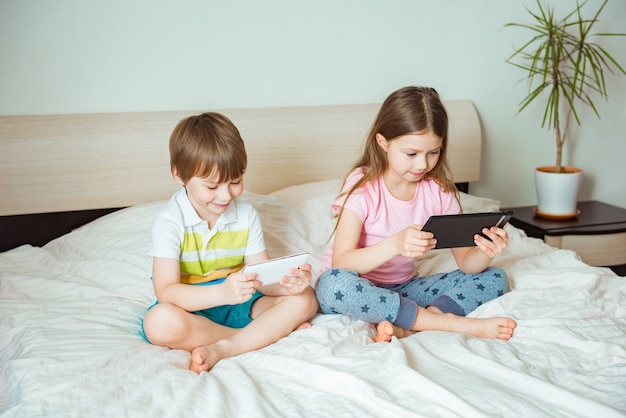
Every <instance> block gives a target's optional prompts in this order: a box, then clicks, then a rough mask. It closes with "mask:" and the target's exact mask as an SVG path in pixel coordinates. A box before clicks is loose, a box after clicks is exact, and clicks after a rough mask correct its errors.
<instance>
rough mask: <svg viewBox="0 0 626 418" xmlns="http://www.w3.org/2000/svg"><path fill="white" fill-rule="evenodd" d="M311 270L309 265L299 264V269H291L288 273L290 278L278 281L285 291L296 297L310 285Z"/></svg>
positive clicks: (284, 277) (285, 277)
mask: <svg viewBox="0 0 626 418" xmlns="http://www.w3.org/2000/svg"><path fill="white" fill-rule="evenodd" d="M312 269H313V268H312V267H311V265H310V264H308V263H307V264H301V265H300V267H298V268H295V269H291V271H290V272H289V273H291V276H283V277H282V278H281V279H280V284H281V285H283V286H284V287H286V288H287V291H288V292H289V293H291V294H292V295H298V294H300V293H302V292H303V291H304V289H306V288H307V287H309V286H310V285H311V278H312V277H313V275H312V274H311V270H312Z"/></svg>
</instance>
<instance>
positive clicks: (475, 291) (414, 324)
mask: <svg viewBox="0 0 626 418" xmlns="http://www.w3.org/2000/svg"><path fill="white" fill-rule="evenodd" d="M506 290H508V281H507V279H506V273H504V271H503V270H501V269H499V268H496V267H490V268H488V269H486V270H485V271H484V272H482V273H480V274H473V275H466V274H464V273H462V272H461V271H459V270H455V271H453V272H451V273H447V274H438V275H434V276H427V277H423V278H415V279H412V280H410V281H408V282H406V283H403V284H400V285H389V286H376V285H374V284H372V283H371V282H370V281H369V280H367V279H364V278H362V277H360V276H359V275H358V274H357V273H356V272H355V271H347V270H342V269H329V270H326V271H325V272H324V273H322V275H321V276H320V278H319V280H318V283H317V286H316V293H317V298H318V301H319V304H320V308H321V310H322V312H323V313H343V314H347V315H350V316H353V317H355V318H358V319H360V320H363V321H367V322H370V323H374V324H378V326H377V333H378V335H377V337H376V340H377V341H389V340H391V337H392V336H394V335H395V336H396V337H404V336H407V335H410V334H412V333H414V332H415V331H425V330H441V331H451V332H461V333H469V334H472V335H474V336H477V337H482V338H499V339H503V340H508V339H509V338H511V336H512V334H513V329H514V328H515V326H516V323H515V321H513V320H512V319H510V318H502V317H496V318H486V319H477V318H465V315H466V314H467V313H469V312H471V311H473V310H474V309H476V308H477V307H478V306H480V305H481V304H482V303H484V302H487V301H489V300H491V299H494V298H495V297H497V296H500V295H502V294H504V292H505V291H506Z"/></svg>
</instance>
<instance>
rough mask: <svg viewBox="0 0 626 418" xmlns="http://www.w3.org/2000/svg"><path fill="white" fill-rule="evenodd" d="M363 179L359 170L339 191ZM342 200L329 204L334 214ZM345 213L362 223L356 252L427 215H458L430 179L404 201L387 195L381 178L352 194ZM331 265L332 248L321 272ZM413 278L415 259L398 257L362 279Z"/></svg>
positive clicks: (452, 201) (454, 202)
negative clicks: (350, 212) (355, 217)
mask: <svg viewBox="0 0 626 418" xmlns="http://www.w3.org/2000/svg"><path fill="white" fill-rule="evenodd" d="M363 175H364V171H363V169H357V170H354V171H353V172H352V173H350V175H349V176H348V178H347V179H346V184H345V186H344V189H343V191H346V190H349V189H350V188H351V187H352V185H354V184H355V183H356V182H357V181H358V180H359V179H360V178H361V177H363ZM344 200H345V196H340V197H338V198H337V199H336V200H335V202H334V203H333V205H332V208H333V210H334V211H335V212H336V213H339V211H340V210H341V205H342V203H343V201H344ZM345 210H350V211H352V212H354V213H355V214H356V215H357V216H358V218H359V219H360V220H361V221H362V222H363V230H362V231H361V237H360V238H359V244H358V245H359V248H364V247H368V246H370V245H373V244H376V243H377V242H379V241H382V240H383V239H385V238H387V237H389V236H391V235H394V234H396V233H398V232H400V231H401V230H403V229H405V228H406V227H407V226H409V225H413V224H415V225H424V223H426V220H427V219H428V218H429V217H430V216H431V215H451V214H457V213H460V212H461V208H460V206H459V202H458V201H457V199H456V196H455V195H454V193H450V192H445V191H443V189H442V188H441V187H440V186H439V184H437V182H435V180H433V179H425V180H421V181H419V182H417V184H416V187H415V196H414V197H413V199H411V200H410V201H404V200H399V199H396V198H395V197H394V196H393V195H392V194H391V193H390V192H389V190H388V189H387V186H386V185H385V181H384V180H383V177H382V176H379V177H378V178H376V179H375V180H374V181H372V182H370V183H367V184H365V185H362V186H361V187H359V188H358V189H357V190H355V191H354V192H353V193H352V195H350V198H349V199H348V201H347V202H346V203H345ZM331 262H332V246H331V247H330V248H329V249H328V250H327V251H326V252H325V254H324V257H323V261H322V270H326V269H329V268H331ZM414 276H415V259H413V258H407V257H404V256H401V255H399V256H396V257H394V258H392V259H391V260H389V261H387V262H386V263H385V264H383V265H381V266H379V267H378V268H376V269H375V270H372V271H370V272H369V273H366V274H363V275H362V277H365V278H367V279H368V280H370V281H371V282H373V283H375V284H396V283H403V282H405V281H407V280H409V279H411V278H412V277H414Z"/></svg>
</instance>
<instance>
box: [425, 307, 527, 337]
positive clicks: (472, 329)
mask: <svg viewBox="0 0 626 418" xmlns="http://www.w3.org/2000/svg"><path fill="white" fill-rule="evenodd" d="M435 315H436V316H438V317H439V318H440V319H441V320H442V322H441V323H439V326H438V327H437V328H429V329H435V330H436V329H439V330H442V331H451V332H459V333H465V334H471V335H473V336H475V337H479V338H497V339H499V340H504V341H508V340H509V339H510V338H511V337H512V336H513V330H514V329H515V327H516V326H517V323H516V322H515V321H514V320H512V319H511V318H506V317H494V318H467V317H463V316H457V315H453V314H449V313H445V314H435ZM418 319H419V315H418ZM416 322H417V321H416Z"/></svg>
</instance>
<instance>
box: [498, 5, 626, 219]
mask: <svg viewBox="0 0 626 418" xmlns="http://www.w3.org/2000/svg"><path fill="white" fill-rule="evenodd" d="M536 1H537V8H538V10H537V12H533V11H531V10H530V9H527V10H528V12H529V14H530V15H531V16H532V18H533V19H534V22H533V23H531V24H524V23H508V24H506V25H505V27H517V28H522V29H526V30H528V31H529V32H530V33H531V38H530V39H529V40H528V41H527V42H526V43H525V44H524V45H523V46H521V47H520V48H518V49H516V50H515V52H514V53H513V54H512V55H511V56H510V57H509V58H508V59H507V62H508V63H510V64H513V65H514V66H516V67H518V68H521V69H523V70H524V71H526V76H525V77H524V80H526V81H527V82H528V94H527V95H526V97H525V98H524V99H523V100H522V101H521V102H520V104H519V108H518V112H521V111H522V110H524V109H526V108H527V107H528V106H529V105H530V104H531V103H534V102H543V106H544V110H543V120H542V122H541V127H542V128H544V127H547V128H548V129H549V130H550V129H554V134H555V138H554V139H555V141H556V164H555V165H554V166H547V167H539V168H537V170H536V172H535V184H536V188H537V209H536V214H537V215H540V216H544V217H548V218H554V219H559V218H563V219H567V218H571V217H575V216H576V215H577V214H578V212H577V195H578V187H579V183H580V177H581V175H582V170H580V169H579V168H576V167H567V166H564V165H563V164H562V154H563V144H564V143H565V141H566V139H567V135H568V126H569V122H570V120H571V118H572V117H573V118H574V120H575V121H576V123H577V124H578V125H580V124H581V119H580V116H581V111H580V110H581V109H582V107H585V106H586V107H588V108H591V109H592V110H593V112H594V113H595V114H596V116H597V117H598V118H599V117H600V114H599V113H598V109H597V108H596V106H595V104H594V101H593V96H594V95H595V96H599V97H601V98H605V99H606V98H608V92H607V89H606V84H605V74H606V72H607V71H608V72H610V73H611V74H614V73H615V72H618V71H619V73H622V74H624V75H626V72H625V71H624V69H623V68H622V67H621V66H620V65H619V64H618V62H617V61H616V60H615V59H613V57H612V56H611V55H610V54H609V53H608V52H607V51H606V50H605V49H604V48H603V47H602V46H600V45H599V44H597V43H595V42H594V41H595V39H596V38H598V37H606V36H626V34H623V33H592V28H593V27H594V25H595V24H596V23H597V22H598V21H599V16H600V13H601V12H602V10H603V9H604V7H605V6H606V4H607V3H608V0H604V2H603V3H602V5H601V6H600V8H599V9H598V10H597V11H596V12H595V14H594V15H593V16H591V17H584V16H583V14H582V8H583V7H584V6H585V5H586V4H587V3H588V1H589V0H585V1H584V2H583V3H582V4H581V3H579V2H578V1H577V2H576V7H575V8H574V9H573V10H572V11H571V12H569V13H568V14H567V15H566V16H565V17H564V18H562V19H557V18H556V17H555V13H554V8H551V7H546V6H543V5H542V4H541V1H540V0H536ZM618 18H619V17H618ZM614 69H615V70H616V71H614ZM563 181H565V182H569V183H572V184H571V185H570V186H567V185H563V184H561V183H562V182H563ZM546 182H547V184H544V183H546ZM544 185H545V186H548V187H550V186H551V187H552V188H553V189H551V190H547V191H546V190H544V189H543V186H544ZM568 193H569V196H567V194H568Z"/></svg>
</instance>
